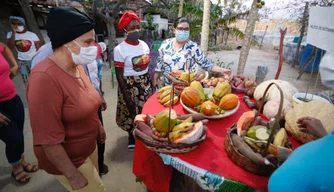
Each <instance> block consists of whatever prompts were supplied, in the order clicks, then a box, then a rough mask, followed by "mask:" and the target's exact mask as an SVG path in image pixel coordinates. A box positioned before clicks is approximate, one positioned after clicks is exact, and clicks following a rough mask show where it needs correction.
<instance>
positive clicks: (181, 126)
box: [173, 122, 195, 132]
mask: <svg viewBox="0 0 334 192" xmlns="http://www.w3.org/2000/svg"><path fill="white" fill-rule="evenodd" d="M194 125H195V123H189V122H182V123H181V124H179V125H176V126H175V127H174V128H173V132H175V131H181V132H184V131H188V130H189V129H191V128H192V127H193V126H194Z"/></svg>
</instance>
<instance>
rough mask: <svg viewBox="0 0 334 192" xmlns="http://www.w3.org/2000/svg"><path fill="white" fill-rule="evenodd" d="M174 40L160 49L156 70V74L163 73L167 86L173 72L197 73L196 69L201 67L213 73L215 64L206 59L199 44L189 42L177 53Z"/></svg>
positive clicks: (169, 40) (167, 41) (166, 41)
mask: <svg viewBox="0 0 334 192" xmlns="http://www.w3.org/2000/svg"><path fill="white" fill-rule="evenodd" d="M173 39H174V38H172V39H167V40H165V41H163V42H162V44H161V47H160V49H159V58H158V64H157V67H156V68H155V71H156V72H161V73H162V75H163V78H164V83H165V85H170V84H171V82H170V81H169V79H168V74H169V73H170V72H172V71H173V70H183V71H185V70H189V71H190V72H196V68H197V66H198V65H199V66H201V67H202V68H203V69H204V70H206V71H211V69H212V67H213V63H212V62H210V61H209V60H208V59H207V58H206V57H205V55H204V54H203V52H202V51H201V49H200V47H199V45H198V44H197V43H195V42H193V41H191V40H189V41H187V43H186V44H185V45H184V46H183V47H182V48H181V49H180V50H178V51H177V50H175V48H174V40H173ZM187 60H188V62H187Z"/></svg>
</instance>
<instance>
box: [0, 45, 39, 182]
mask: <svg viewBox="0 0 334 192" xmlns="http://www.w3.org/2000/svg"><path fill="white" fill-rule="evenodd" d="M0 53H1V54H0V90H1V91H0V139H1V140H2V141H3V142H4V143H5V144H6V156H7V159H8V162H9V163H10V164H11V165H12V177H13V178H14V179H15V180H16V181H18V182H20V183H27V182H29V180H30V177H29V175H27V173H26V172H35V171H37V170H38V167H37V165H31V164H29V163H27V162H26V161H25V160H24V155H23V154H24V139H23V127H24V107H23V103H22V101H21V99H20V97H19V96H18V95H17V94H16V89H15V85H14V83H13V81H12V79H13V78H14V77H15V75H16V74H17V72H18V65H17V63H16V60H15V58H14V56H13V54H12V52H11V51H10V49H9V48H8V47H7V46H6V45H5V44H3V43H0ZM6 59H7V61H8V62H9V64H10V65H9V64H8V63H7V61H6Z"/></svg>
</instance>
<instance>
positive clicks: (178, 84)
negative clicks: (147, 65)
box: [169, 75, 190, 94]
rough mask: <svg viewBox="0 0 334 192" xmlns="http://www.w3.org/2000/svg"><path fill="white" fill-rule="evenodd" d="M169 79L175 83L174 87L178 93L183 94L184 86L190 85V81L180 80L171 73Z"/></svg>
mask: <svg viewBox="0 0 334 192" xmlns="http://www.w3.org/2000/svg"><path fill="white" fill-rule="evenodd" d="M169 80H170V81H171V83H172V84H173V85H174V88H175V90H176V92H177V94H181V92H182V91H183V89H184V88H186V87H189V86H190V83H189V82H185V81H180V80H178V79H176V78H174V77H173V76H171V75H169Z"/></svg>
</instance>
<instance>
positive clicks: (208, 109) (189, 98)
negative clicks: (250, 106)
mask: <svg viewBox="0 0 334 192" xmlns="http://www.w3.org/2000/svg"><path fill="white" fill-rule="evenodd" d="M181 101H182V102H181V104H182V105H183V107H184V108H185V109H186V110H187V111H189V112H190V113H203V114H204V115H205V117H206V118H216V117H217V118H223V117H226V116H229V115H232V114H233V113H235V112H236V110H237V109H238V107H239V103H240V102H239V97H238V96H237V95H235V94H231V87H230V85H229V84H228V83H226V82H221V83H218V85H217V86H216V87H215V89H214V90H212V89H210V88H205V89H204V88H203V87H202V85H201V84H200V83H199V82H197V81H193V82H192V83H191V84H190V87H186V88H185V89H184V90H183V91H182V93H181Z"/></svg>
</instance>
